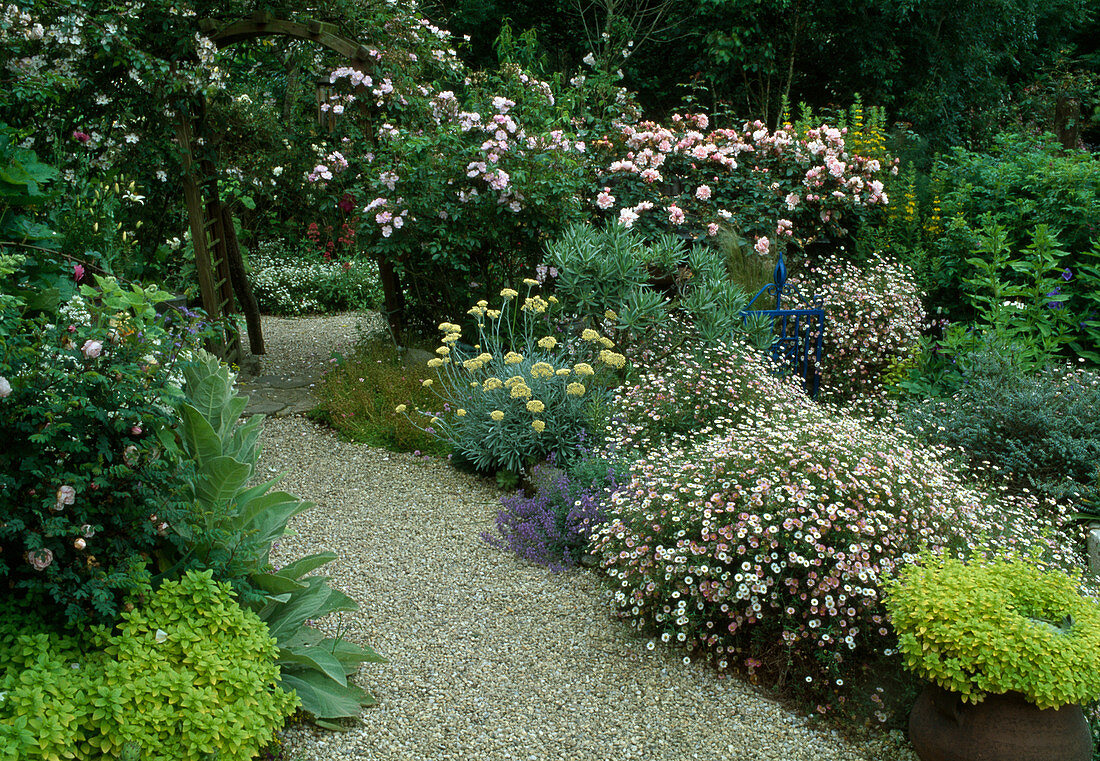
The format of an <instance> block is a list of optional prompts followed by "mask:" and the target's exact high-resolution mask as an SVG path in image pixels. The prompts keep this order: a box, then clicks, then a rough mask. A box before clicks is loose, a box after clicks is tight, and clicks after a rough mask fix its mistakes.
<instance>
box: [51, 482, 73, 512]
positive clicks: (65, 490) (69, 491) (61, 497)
mask: <svg viewBox="0 0 1100 761" xmlns="http://www.w3.org/2000/svg"><path fill="white" fill-rule="evenodd" d="M74 502H76V489H74V488H73V487H71V486H69V485H67V484H66V485H65V486H61V487H58V489H57V504H55V505H54V510H57V511H59V512H60V511H61V510H63V509H64V507H65V505H71V504H73V503H74Z"/></svg>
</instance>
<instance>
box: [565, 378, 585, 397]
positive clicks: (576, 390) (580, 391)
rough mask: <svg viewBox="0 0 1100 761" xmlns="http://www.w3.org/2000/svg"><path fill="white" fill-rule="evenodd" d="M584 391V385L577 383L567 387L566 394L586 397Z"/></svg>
mask: <svg viewBox="0 0 1100 761" xmlns="http://www.w3.org/2000/svg"><path fill="white" fill-rule="evenodd" d="M584 391H585V388H584V384H583V383H577V382H576V381H574V382H573V383H570V384H569V385H568V386H566V387H565V393H567V394H569V395H570V396H584Z"/></svg>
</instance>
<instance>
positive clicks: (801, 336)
mask: <svg viewBox="0 0 1100 761" xmlns="http://www.w3.org/2000/svg"><path fill="white" fill-rule="evenodd" d="M771 296H774V297H775V308H774V309H761V308H759V307H758V306H757V302H761V299H762V298H764V299H766V298H767V297H771ZM784 297H786V298H787V305H786V306H784V303H783V299H784ZM761 303H764V302H761ZM757 315H759V316H761V317H765V318H770V319H771V320H772V325H773V329H774V337H773V339H772V343H771V357H772V359H773V360H774V361H775V363H776V366H777V368H778V369H779V372H780V373H784V374H785V373H796V374H797V375H798V376H799V377H800V378H801V379H802V386H803V388H805V389H806V393H807V394H809V395H810V396H811V397H816V396H817V392H818V391H819V390H820V388H821V360H822V352H823V343H822V342H823V339H824V335H825V308H824V306H823V304H822V303H821V297H820V296H811V297H808V298H807V297H804V296H803V295H802V294H801V293H799V292H798V289H797V288H795V287H791V286H790V284H789V283H788V282H787V265H786V263H785V262H784V261H783V253H782V252H780V254H779V261H778V262H777V263H776V265H775V275H774V281H773V282H771V283H768V284H767V285H765V286H764V287H763V288H761V289H760V290H759V291H757V292H756V295H755V296H753V297H752V300H751V301H749V303H748V305H747V306H746V307H745V308H744V309H742V310H741V319H742V320H743V321H747V320H748V319H749V318H751V317H753V316H757Z"/></svg>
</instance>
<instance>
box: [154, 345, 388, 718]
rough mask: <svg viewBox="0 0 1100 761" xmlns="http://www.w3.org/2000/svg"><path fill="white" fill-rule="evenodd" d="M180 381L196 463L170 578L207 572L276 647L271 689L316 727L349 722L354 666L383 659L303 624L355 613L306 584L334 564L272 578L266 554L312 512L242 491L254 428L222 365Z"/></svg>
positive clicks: (266, 491)
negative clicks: (277, 671)
mask: <svg viewBox="0 0 1100 761" xmlns="http://www.w3.org/2000/svg"><path fill="white" fill-rule="evenodd" d="M186 379H187V383H186V387H185V388H186V394H187V399H186V401H185V402H184V403H183V404H181V405H180V417H181V423H180V434H181V438H182V439H183V447H184V450H185V452H186V453H187V454H188V456H189V457H190V458H191V459H192V460H193V461H194V463H195V478H194V480H193V495H192V496H193V498H194V503H195V510H194V512H193V514H192V516H191V518H190V520H189V521H188V522H186V523H184V524H181V525H179V526H177V533H178V536H177V541H176V546H177V548H178V555H177V557H176V558H174V560H175V567H174V569H173V572H177V571H178V569H180V568H184V567H196V568H210V569H213V570H214V571H216V572H217V573H218V575H219V577H224V578H227V579H229V580H231V581H233V582H234V584H235V585H237V587H238V588H239V589H241V590H242V591H243V593H244V594H242V599H245V600H246V603H247V605H248V606H249V607H251V608H252V609H253V610H254V611H255V612H256V613H257V614H258V615H259V617H260V619H261V620H262V621H264V622H265V623H266V624H267V625H268V627H269V629H270V632H271V636H273V637H274V638H275V640H276V642H277V643H278V650H277V658H278V663H279V665H280V667H281V668H282V677H281V681H280V686H281V687H282V689H284V690H286V691H288V692H289V691H291V690H293V691H294V692H296V693H297V694H298V697H299V698H300V699H301V702H302V709H303V710H305V711H307V712H308V713H310V714H312V715H313V716H314V718H315V720H317V721H318V723H319V724H325V722H324V720H325V719H338V718H347V717H354V716H358V715H359V710H360V708H361V707H363V706H366V705H372V704H373V703H374V702H375V701H374V698H373V697H371V696H370V695H369V694H367V693H366V692H365V691H364V690H363V689H362V688H360V687H357V686H355V685H353V684H350V683H349V682H348V680H347V677H348V676H350V675H351V674H354V673H355V672H356V671H357V670H358V668H359V664H360V663H363V662H367V661H370V662H375V663H377V662H383V661H384V660H385V659H383V658H382V657H381V656H379V655H378V654H377V653H376V652H374V651H373V650H372V649H370V648H369V647H361V646H359V645H356V644H353V643H351V642H348V641H346V640H343V639H341V638H332V637H325V636H324V635H323V634H322V633H321V632H320V631H318V630H316V629H313V628H311V627H310V626H309V625H308V624H307V622H308V621H313V620H317V619H320V618H323V617H324V616H327V615H328V614H330V613H333V612H336V611H351V610H356V608H357V607H358V605H357V603H356V602H355V601H354V600H352V599H351V598H350V597H348V596H347V595H345V594H343V593H342V592H338V591H336V590H334V589H332V588H331V587H330V586H329V585H328V578H327V577H324V576H306V574H308V573H310V572H311V571H313V570H315V569H317V568H319V567H320V566H322V565H324V564H325V563H327V562H329V561H330V560H333V559H335V557H336V555H334V554H332V553H318V554H315V555H310V556H307V557H304V558H302V559H300V560H298V561H296V562H294V563H291V564H290V565H288V566H286V567H284V568H282V569H281V570H276V569H274V568H273V567H272V565H271V562H270V554H271V544H272V542H273V541H275V540H276V539H278V538H279V537H280V536H282V535H283V534H284V533H286V524H287V521H288V520H290V518H292V517H293V516H295V515H298V514H299V513H301V512H303V511H304V510H307V509H309V508H310V507H312V506H313V505H312V504H311V503H309V502H303V501H302V500H299V499H298V498H297V497H295V496H293V495H291V494H288V493H287V492H284V491H272V487H273V486H274V485H275V484H276V483H277V482H278V480H279V479H278V478H275V479H272V480H270V481H264V482H261V483H259V484H255V485H252V486H250V485H249V484H250V482H251V481H252V479H253V476H254V475H255V472H256V461H257V459H258V457H259V447H258V438H259V435H260V425H261V422H262V418H261V417H259V416H253V417H252V418H250V419H249V420H248V421H247V422H245V423H241V422H240V416H241V413H242V412H243V411H244V407H245V404H246V402H247V398H246V397H242V396H239V395H237V394H236V392H235V391H234V390H233V381H232V379H231V377H230V374H229V369H228V368H227V367H226V366H225V365H223V364H221V363H220V362H219V361H218V360H217V359H215V358H213V357H210V356H207V357H206V358H205V359H203V360H202V361H200V362H196V363H195V365H194V366H193V367H191V368H189V369H188V371H187V373H186ZM166 560H168V562H169V563H170V562H171V559H166ZM244 595H247V597H245V596H244Z"/></svg>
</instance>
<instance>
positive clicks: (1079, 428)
mask: <svg viewBox="0 0 1100 761" xmlns="http://www.w3.org/2000/svg"><path fill="white" fill-rule="evenodd" d="M1017 353H1018V352H1017V351H1016V350H1015V349H1014V348H1013V347H1012V346H1011V345H999V344H990V343H986V344H984V345H983V346H981V347H979V348H978V349H976V350H975V351H973V352H971V353H969V354H966V355H963V356H960V357H959V358H958V360H957V361H958V364H959V366H960V368H961V371H962V377H963V383H962V385H961V386H960V387H959V390H958V391H957V392H956V393H955V394H954V395H952V396H951V397H948V398H939V399H935V398H933V399H928V400H926V401H924V402H922V403H920V404H917V405H916V406H914V407H912V408H910V409H909V410H908V412H907V413H906V418H905V419H906V422H907V424H908V425H909V427H910V428H912V429H913V430H915V431H916V432H917V433H918V434H920V435H921V436H922V437H923V438H924V439H925V440H927V441H930V442H934V443H939V444H947V445H949V446H953V447H961V448H962V449H963V450H964V451H965V452H966V455H967V457H969V458H970V460H971V462H972V463H973V464H975V465H981V464H982V463H983V462H988V463H991V464H993V465H995V466H997V467H999V468H1002V469H1003V470H1004V472H1005V474H1006V475H1007V476H1008V477H1009V479H1010V481H1011V483H1012V484H1013V485H1014V486H1015V487H1016V488H1017V489H1020V488H1024V487H1027V488H1030V489H1032V490H1033V491H1038V492H1039V493H1040V494H1042V495H1043V496H1048V497H1056V498H1059V497H1073V496H1075V495H1087V494H1088V493H1091V490H1092V488H1093V487H1092V486H1091V484H1092V483H1093V476H1094V473H1095V472H1096V469H1097V468H1098V467H1100V414H1097V410H1100V376H1098V375H1097V374H1096V373H1093V372H1088V371H1085V370H1082V369H1080V368H1078V367H1074V366H1071V365H1068V364H1057V363H1055V364H1051V365H1048V366H1047V367H1046V368H1045V369H1043V370H1042V371H1041V372H1027V371H1026V370H1024V369H1023V368H1022V367H1021V365H1020V362H1019V360H1018V359H1017V357H1016V356H1015V355H1016V354H1017Z"/></svg>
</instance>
